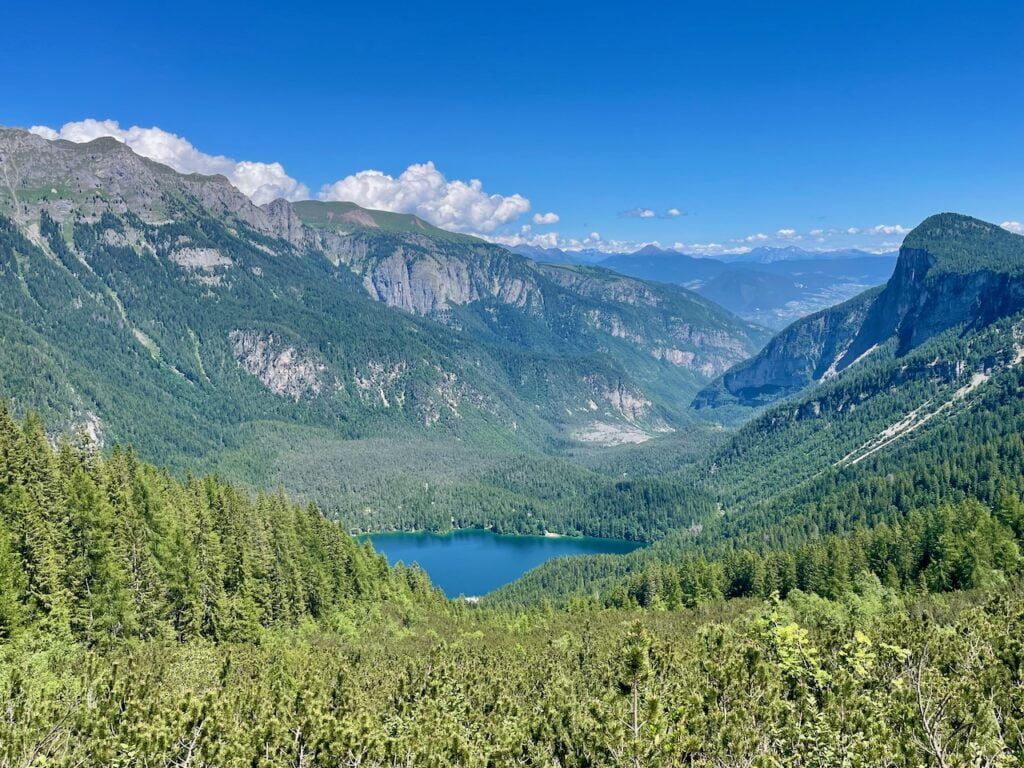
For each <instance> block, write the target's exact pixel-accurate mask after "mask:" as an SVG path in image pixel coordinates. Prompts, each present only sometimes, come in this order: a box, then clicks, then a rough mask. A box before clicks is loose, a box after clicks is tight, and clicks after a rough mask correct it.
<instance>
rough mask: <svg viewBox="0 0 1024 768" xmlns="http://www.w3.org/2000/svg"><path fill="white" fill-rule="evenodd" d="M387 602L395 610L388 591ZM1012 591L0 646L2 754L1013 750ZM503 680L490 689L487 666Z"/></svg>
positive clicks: (798, 755)
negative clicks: (101, 646)
mask: <svg viewBox="0 0 1024 768" xmlns="http://www.w3.org/2000/svg"><path fill="white" fill-rule="evenodd" d="M392 607H393V608H395V607H396V606H392ZM1022 636H1024V599H1022V595H1021V593H1020V591H1019V590H1018V589H1016V588H1013V589H1006V590H1000V591H997V592H993V593H991V594H990V595H984V594H980V593H970V594H962V593H961V594H957V595H954V596H950V597H919V598H917V599H914V600H910V601H906V602H905V601H904V600H903V599H901V598H900V597H898V596H897V595H896V594H895V593H893V592H892V591H890V590H886V589H885V588H883V587H881V586H880V585H878V584H877V582H872V581H870V580H866V581H865V582H864V583H863V584H862V585H861V589H860V591H859V592H854V593H851V594H850V595H848V596H846V597H845V598H844V599H842V600H839V601H827V600H822V599H816V598H812V597H809V596H806V595H793V596H791V598H790V599H789V600H788V601H787V602H785V603H781V604H778V603H773V602H768V603H767V604H764V605H758V604H747V603H742V602H740V603H731V604H728V605H727V606H726V608H725V609H715V610H713V611H709V610H703V611H680V612H650V611H647V612H642V613H640V614H637V613H630V612H620V611H604V612H598V613H590V614H586V615H584V616H574V615H568V614H553V615H550V616H540V615H533V616H520V617H518V618H513V617H511V616H505V615H500V614H486V613H484V614H477V613H476V612H474V613H472V614H471V615H462V616H459V615H447V616H441V615H438V614H437V613H435V612H432V611H424V610H422V609H417V608H414V607H410V608H409V609H408V610H397V611H392V610H385V611H380V612H377V613H376V615H375V616H373V615H365V616H364V617H363V618H361V619H356V621H354V623H353V625H352V626H350V627H348V628H347V630H346V631H344V632H338V631H334V632H326V631H322V630H320V629H318V628H315V627H309V628H307V629H306V630H303V631H290V632H288V631H283V630H275V631H271V632H266V633H264V634H263V635H262V636H261V638H260V641H259V642H258V643H246V644H230V643H223V644H211V643H209V642H207V641H203V640H193V641H190V642H188V643H183V644H178V643H174V642H171V641H167V640H155V641H148V642H139V641H129V642H123V643H119V644H118V645H117V647H116V648H113V649H108V650H106V651H100V650H97V649H90V648H87V647H85V646H84V645H81V644H70V643H66V642H56V641H53V640H46V641H42V640H38V639H35V638H28V637H22V638H21V639H19V640H16V641H15V642H13V643H8V644H6V645H0V698H2V700H3V701H4V707H3V713H2V716H0V764H2V765H5V766H13V765H29V764H33V765H34V764H39V765H42V764H45V765H108V766H109V765H125V766H127V765H150V766H186V765H187V766H395V765H403V766H406V765H408V766H412V765H415V766H438V767H440V766H512V765H532V766H554V765H559V766H670V765H671V766H677V765H699V766H723V765H749V766H778V765H786V766H823V765H829V766H834V765H844V766H865V768H867V767H868V766H871V767H872V768H873V767H874V766H882V765H886V766H962V765H976V766H1014V765H1021V764H1022V763H1021V759H1020V755H1021V754H1022V751H1024V736H1022V733H1024V731H1022V727H1024V695H1022V690H1024V689H1022V686H1021V682H1022V675H1024V650H1022V648H1021V641H1020V638H1021V637H1022ZM498 681H500V684H496V683H497V682H498Z"/></svg>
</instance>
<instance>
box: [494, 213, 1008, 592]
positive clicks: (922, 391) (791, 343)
mask: <svg viewBox="0 0 1024 768" xmlns="http://www.w3.org/2000/svg"><path fill="white" fill-rule="evenodd" d="M997 229H998V228H994V227H992V226H991V225H985V224H983V223H981V222H977V221H976V220H973V219H968V218H966V217H953V216H940V217H933V218H932V219H929V220H928V221H927V222H925V224H924V225H922V227H921V228H920V230H919V231H918V232H917V233H916V234H915V235H914V236H913V237H911V238H908V245H907V246H905V251H904V254H903V256H904V257H906V261H905V263H904V264H903V268H904V271H903V275H904V276H903V277H902V278H901V279H900V280H899V281H895V279H894V281H895V282H894V283H890V285H889V286H888V287H887V288H886V289H885V290H884V291H880V292H873V293H870V294H868V295H867V296H865V297H863V299H861V300H858V301H857V302H853V303H851V305H846V306H844V307H841V308H839V309H837V311H836V312H835V313H834V314H833V316H832V317H831V318H830V317H823V318H818V319H817V320H813V321H812V320H808V321H806V322H805V323H803V325H804V326H814V327H822V326H825V325H826V324H827V323H828V322H832V319H833V318H840V319H842V320H850V319H851V318H858V322H852V323H851V324H852V326H853V327H852V328H847V329H846V330H845V331H844V333H845V338H846V341H845V342H843V343H840V344H838V346H837V347H835V348H833V349H832V350H830V351H826V352H820V351H819V353H818V354H817V359H829V360H835V359H840V360H841V359H843V356H845V355H847V354H853V355H855V356H856V357H861V355H857V354H856V351H855V350H856V349H859V346H858V347H854V345H861V346H862V345H864V344H868V345H869V348H870V347H873V346H874V342H875V340H876V339H881V341H882V343H881V344H880V345H879V346H878V347H877V348H875V349H874V350H873V351H872V352H871V354H869V355H866V356H863V359H861V360H860V361H859V362H857V363H856V364H850V365H847V366H845V367H842V369H841V370H838V371H837V372H836V373H835V375H832V376H829V377H827V378H824V377H823V378H824V380H823V381H822V382H821V383H818V384H816V385H812V386H811V387H810V388H809V389H807V390H806V391H805V392H803V393H802V394H799V395H796V396H793V397H791V398H790V399H789V400H787V401H785V402H783V403H781V404H778V405H775V406H773V407H770V408H769V409H767V410H766V411H765V412H764V413H762V414H761V415H760V416H758V417H757V418H755V419H753V420H752V421H749V422H748V423H747V424H745V425H744V426H743V428H742V429H740V431H739V432H738V433H737V434H736V435H734V436H733V437H731V438H729V439H728V440H727V441H726V442H725V443H724V445H722V446H721V447H718V448H714V449H712V450H711V452H710V453H709V455H708V456H707V457H706V458H705V459H703V460H698V461H697V462H695V463H693V464H691V465H690V466H689V467H687V468H685V469H683V470H682V471H680V472H678V473H677V474H676V475H675V477H674V478H673V477H672V476H671V475H670V476H669V477H667V478H665V479H666V480H671V479H675V480H676V481H677V482H689V483H692V484H693V485H694V486H695V488H697V489H699V492H700V493H702V494H705V495H706V496H707V497H708V500H709V501H710V502H711V503H713V504H714V505H715V507H716V512H715V513H714V514H711V515H707V516H706V517H704V518H703V519H699V520H695V521H694V524H693V525H692V526H691V527H690V528H689V529H686V530H677V531H676V532H674V533H672V534H670V535H669V536H668V538H667V539H666V540H665V541H664V542H662V543H660V544H659V545H657V546H655V547H652V548H650V549H649V550H646V551H644V552H642V553H635V554H633V555H630V556H628V557H627V558H606V559H592V560H583V559H580V560H576V561H574V562H571V563H570V562H562V563H555V564H551V565H548V566H545V567H544V568H541V569H539V570H538V571H537V572H535V573H533V574H530V575H528V576H527V577H526V578H525V579H524V580H523V581H522V582H521V583H519V584H516V585H512V586H511V587H509V588H508V589H507V590H505V592H504V593H499V594H498V595H497V596H496V598H495V599H496V600H499V601H502V600H510V601H516V600H524V599H525V600H530V599H537V598H538V596H539V595H541V594H543V595H546V596H548V597H550V596H551V595H552V594H553V593H558V594H561V595H563V596H564V595H567V594H572V593H573V592H580V591H583V592H584V593H587V594H593V593H594V592H595V591H596V592H597V593H598V594H606V595H607V594H610V592H611V591H612V590H614V589H616V588H618V587H622V586H623V584H625V583H626V582H627V581H629V580H630V579H635V578H639V577H638V576H637V574H639V573H645V572H647V571H648V569H651V568H653V569H654V570H655V571H656V570H657V568H659V567H661V565H663V564H672V563H674V564H676V566H678V565H679V564H680V563H684V562H685V563H687V564H688V565H687V566H686V568H690V569H694V570H690V571H689V573H690V576H689V577H688V578H690V582H689V584H690V586H689V587H683V588H682V591H681V594H683V595H686V594H689V595H690V598H688V599H693V595H694V594H696V595H700V594H704V592H703V590H710V591H709V592H707V594H717V592H716V590H719V591H721V590H724V592H722V593H723V594H766V592H765V591H764V590H768V591H769V592H770V590H771V587H770V586H765V585H771V584H776V585H778V584H779V582H778V579H777V578H776V577H772V578H768V577H766V576H765V572H764V570H763V568H767V567H769V566H766V565H764V563H763V561H762V560H761V558H762V557H765V556H767V555H766V553H770V552H772V551H775V552H779V551H784V552H786V553H788V554H786V558H792V559H785V558H784V559H783V562H784V563H788V564H789V565H794V567H796V566H797V565H799V568H797V571H793V573H799V574H801V575H800V576H799V578H796V577H794V579H796V580H791V581H789V582H785V583H787V584H789V586H790V587H792V586H793V585H797V586H799V587H800V588H801V589H808V588H810V587H809V585H811V584H813V583H814V581H813V578H812V576H811V575H810V574H811V573H812V572H813V569H811V571H808V570H806V569H807V568H808V567H809V566H807V565H806V563H807V562H811V561H810V560H801V559H800V558H801V557H808V558H814V557H819V558H820V557H823V555H822V552H824V551H825V550H824V549H823V548H822V547H823V546H824V542H825V541H828V540H830V539H829V537H835V541H834V542H833V543H832V544H830V545H829V546H833V547H835V548H837V551H838V550H842V549H843V548H847V547H852V549H853V551H854V552H856V553H857V555H856V557H853V556H852V555H851V556H849V557H846V556H844V557H845V559H844V560H842V562H847V563H849V562H854V563H861V564H863V563H864V562H865V557H868V555H867V554H865V553H870V552H871V551H872V548H873V547H877V548H878V549H876V550H874V551H875V552H876V554H875V555H872V556H871V557H874V558H875V559H874V560H871V562H872V567H873V569H875V571H876V574H877V575H878V576H879V577H880V578H882V577H886V575H887V573H888V571H887V568H888V564H890V563H891V562H893V561H892V557H893V556H892V555H891V553H892V552H894V551H897V550H898V551H901V552H903V554H901V555H900V558H902V560H901V562H904V563H905V565H904V566H901V568H902V570H900V569H898V574H896V575H893V574H889V576H891V577H892V578H896V579H897V581H899V583H900V584H902V585H903V586H906V585H907V584H908V583H910V582H913V580H914V579H917V578H925V579H926V580H927V579H934V581H931V582H929V583H930V584H931V585H932V586H933V587H936V586H940V585H941V584H943V583H944V581H943V580H944V579H950V578H952V579H953V580H954V581H955V580H956V578H961V579H962V581H964V582H967V583H971V578H973V577H968V576H963V575H961V577H952V576H950V575H949V574H948V573H946V572H944V571H943V572H941V573H939V572H936V571H935V570H933V571H930V572H929V570H928V568H929V565H930V563H932V562H933V561H934V560H935V559H937V558H938V557H939V554H938V552H939V550H938V549H936V547H937V546H938V542H939V541H940V540H943V539H944V538H945V540H946V541H947V542H948V543H947V544H945V545H943V546H944V547H947V550H946V551H947V553H948V552H949V551H952V550H953V549H955V548H956V546H959V545H954V544H953V542H954V541H958V542H960V544H963V543H965V542H969V541H975V542H977V541H986V540H985V536H987V535H988V534H983V533H977V538H975V539H972V538H971V537H972V536H973V535H974V528H973V526H975V525H977V526H979V527H980V528H981V529H985V528H986V526H987V525H988V523H986V522H984V520H987V519H990V518H992V517H993V516H994V517H999V516H1000V515H1002V517H1001V518H1000V519H1001V520H1002V521H1003V522H1002V523H1001V525H1004V526H1007V528H1008V529H1009V530H1017V531H1018V533H1019V530H1018V529H1019V523H1018V522H1012V523H1011V522H1010V521H1015V520H1016V519H1017V517H1018V516H1019V509H1018V508H1019V499H1020V496H1021V493H1022V491H1024V485H1022V480H1021V478H1022V477H1024V444H1022V442H1021V433H1022V425H1024V365H1022V363H1024V308H1022V305H1021V304H1020V294H1019V287H1018V286H1017V275H1018V274H1019V269H1020V265H1021V264H1022V263H1024V252H1022V251H1021V250H1020V243H1021V242H1024V238H1020V237H1018V236H1015V235H1010V234H1009V233H1005V232H1002V230H999V231H996V230H997ZM945 238H950V242H949V243H947V242H946V241H945ZM922 252H925V253H926V254H927V256H922V255H921V253H922ZM901 258H902V257H901ZM922 263H924V264H927V270H926V275H927V276H926V277H922V278H921V281H920V284H919V283H918V280H917V279H911V278H910V277H909V273H912V272H913V271H914V269H915V267H914V266H913V265H914V264H917V265H920V264H922ZM897 274H898V275H899V274H900V270H898V272H897ZM919 277H920V275H919ZM950 281H951V283H952V284H950ZM901 290H903V291H906V292H907V294H906V295H904V294H901V293H900V291H901ZM953 292H956V293H957V297H956V299H954V297H953V296H952V293H953ZM943 296H944V297H945V299H942V298H940V297H943ZM883 304H884V306H889V307H891V306H895V307H898V308H901V309H899V311H898V312H895V315H896V316H897V317H899V318H900V320H899V321H898V322H893V323H890V324H889V325H888V326H883V324H882V323H881V320H880V319H879V318H882V317H886V314H885V313H884V312H882V311H881V309H879V307H880V306H882V305H883ZM840 325H841V324H838V323H837V324H836V325H835V326H834V327H840ZM879 327H882V328H883V330H878V328H879ZM886 327H888V328H892V329H894V330H893V332H892V333H891V334H890V332H889V331H887V330H885V329H884V328H886ZM792 330H793V329H790V331H788V332H784V333H783V334H782V336H781V337H780V338H781V342H780V343H778V344H777V341H778V340H776V341H773V342H770V343H769V345H768V347H767V350H771V351H773V354H774V351H775V350H777V349H780V348H781V349H786V348H788V349H789V350H790V351H791V352H792V351H794V350H797V349H800V350H801V351H802V352H803V353H804V354H803V356H802V357H797V356H794V358H791V359H789V360H786V362H787V363H793V362H794V361H795V362H801V364H805V363H807V361H809V360H813V359H815V355H814V354H811V353H809V352H807V348H806V347H798V346H797V345H796V343H795V336H794V334H793V333H792ZM837 335H839V334H838V333H837ZM787 344H788V347H787ZM851 350H854V351H853V352H852V353H851ZM764 359H765V360H767V359H771V358H770V357H769V356H767V355H766V357H765V358H764ZM972 505H974V506H972ZM951 510H952V511H951ZM914 515H919V517H918V518H916V519H914V518H913V516H914ZM912 519H914V520H916V521H913V522H912ZM958 519H960V520H962V521H968V522H966V523H964V524H966V525H967V526H968V529H969V531H967V530H959V529H957V528H956V526H957V525H958V523H957V522H956V521H957V520H958ZM943 521H945V522H943ZM971 521H973V522H971ZM933 525H934V526H938V528H933V527H930V526H933ZM878 526H889V527H890V528H892V529H893V530H895V531H896V532H895V533H885V532H883V533H879V534H877V535H878V536H879V537H881V539H883V540H884V541H885V544H884V545H883V544H879V543H877V540H876V539H871V536H874V535H875V534H871V535H868V534H867V533H866V532H867V531H874V530H876V529H877V528H878ZM907 526H909V528H908V527H907ZM944 526H945V527H944ZM1000 535H1002V534H1000ZM858 536H865V537H867V538H865V539H863V541H862V542H861V543H860V544H854V543H851V541H854V539H856V537H858ZM851 537H854V538H853V539H851ZM997 538H998V537H997ZM871 541H874V542H875V543H873V544H870V543H865V542H871ZM1004 543H1005V542H1004ZM979 546H980V547H981V548H980V549H979V550H974V551H972V552H971V553H970V554H969V555H964V562H968V561H970V562H973V563H975V564H976V565H977V567H978V568H980V569H981V570H982V571H984V570H985V569H986V568H988V569H992V570H993V571H1003V570H1005V568H1004V566H1005V564H1006V563H1005V562H1004V561H1002V560H1000V559H999V558H1000V557H1002V555H1000V554H999V553H1000V552H1006V551H1007V549H1006V547H1005V546H1004V545H1003V544H1000V543H997V542H992V541H987V543H985V544H983V545H979ZM886 548H888V549H886ZM737 549H739V550H743V551H747V552H748V554H747V555H744V556H743V558H747V559H746V560H744V559H743V558H740V559H739V560H735V559H733V560H730V558H732V557H733V556H732V555H731V554H730V553H732V552H734V551H735V550H737ZM1011 549H1012V548H1011ZM886 551H888V552H889V553H890V554H885V552H886ZM1015 551H1016V550H1015V549H1013V552H1015ZM801 552H802V553H804V554H803V555H800V553H801ZM908 552H910V553H913V554H907V553H908ZM837 557H838V555H837ZM851 557H852V558H853V559H852V560H851ZM993 558H994V560H993ZM868 559H869V560H870V557H869V558H868ZM700 562H703V563H704V565H700V566H698V565H697V563H700ZM729 562H732V563H733V564H734V565H736V563H739V565H736V567H737V568H740V569H741V570H743V569H746V570H745V571H744V572H745V573H747V576H745V577H743V578H746V579H747V582H746V583H747V586H746V587H743V588H740V587H728V586H722V585H723V584H725V585H728V584H730V583H732V578H733V575H735V574H734V573H733V572H732V571H730V570H729V568H730V566H728V565H725V566H724V567H725V569H726V570H725V575H724V576H723V575H722V573H721V571H720V570H719V569H720V568H722V567H723V565H722V564H723V563H729ZM1006 562H1011V563H1017V562H1018V561H1017V560H1016V555H1012V556H1011V557H1010V560H1009V561H1006ZM743 563H746V565H743ZM801 563H804V564H803V565H801ZM789 565H786V566H785V567H786V568H788V567H789ZM673 567H675V566H673ZM771 567H781V566H778V563H776V564H775V566H771ZM815 567H817V566H815ZM964 567H966V566H964ZM1014 567H1016V566H1014ZM759 568H761V569H762V570H761V571H758V569H759ZM800 569H804V570H800ZM856 570H857V569H856V567H854V570H853V571H852V572H851V573H853V572H855V571H856ZM971 570H972V568H967V571H965V572H963V573H966V572H970V571H971ZM755 572H758V573H760V575H759V576H758V578H757V579H754V578H753V577H752V576H751V574H753V573H755ZM695 573H700V574H702V576H701V578H697V576H695V575H694V574H695ZM716 573H717V574H719V575H718V576H715V575H714V574H716ZM709 574H710V575H709ZM922 574H924V576H922ZM897 576H898V578H897ZM705 577H707V578H710V579H711V580H712V582H714V583H717V584H718V585H719V586H718V587H711V586H709V583H708V582H704V581H701V579H703V578H705ZM719 578H720V580H719V581H715V580H716V579H719ZM737 578H740V577H739V576H737ZM849 578H851V575H850V574H847V575H846V576H843V577H840V578H839V580H840V581H844V580H845V581H844V583H848V579H849ZM979 578H981V580H982V582H983V581H984V578H983V577H979ZM809 579H810V580H809ZM668 581H669V582H671V583H675V584H676V586H675V587H674V589H676V590H679V589H680V586H679V584H678V583H677V580H676V577H675V576H673V577H670V578H669V580H668ZM684 581H685V579H684ZM737 583H738V582H737ZM755 583H756V584H758V585H760V586H756V587H755V586H754V585H755ZM782 591H783V593H785V589H783V590H782Z"/></svg>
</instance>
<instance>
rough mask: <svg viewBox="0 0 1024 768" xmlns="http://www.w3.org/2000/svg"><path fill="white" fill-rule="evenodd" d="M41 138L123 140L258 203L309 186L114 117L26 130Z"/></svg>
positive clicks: (268, 166)
mask: <svg viewBox="0 0 1024 768" xmlns="http://www.w3.org/2000/svg"><path fill="white" fill-rule="evenodd" d="M29 130H30V131H31V132H32V133H35V134H37V135H39V136H42V137H43V138H44V139H50V140H51V141H52V140H53V139H65V140H67V141H74V142H79V143H81V142H87V141H92V140H94V139H98V138H102V137H104V136H110V137H113V138H115V139H117V140H118V141H121V142H124V143H125V144H127V145H128V146H129V147H131V148H132V150H134V151H135V152H137V153H138V154H140V155H142V156H143V157H148V158H149V159H150V160H156V161H157V162H158V163H163V164H164V165H169V166H170V167H171V168H173V169H174V170H176V171H178V172H179V173H202V174H207V175H210V174H218V173H219V174H221V175H223V176H226V177H227V179H228V181H230V182H231V183H232V184H234V185H235V186H236V187H237V188H238V189H239V190H241V191H242V192H243V193H245V194H246V195H248V196H249V197H250V198H252V201H253V202H254V203H256V204H258V205H262V204H263V203H269V202H270V201H271V200H276V199H277V198H279V197H283V198H285V199H286V200H305V199H307V198H308V197H309V188H308V187H307V186H306V185H305V184H302V183H300V182H298V181H296V180H295V179H293V178H292V177H290V176H289V175H288V174H287V173H286V172H285V170H284V167H283V166H282V165H281V164H280V163H258V162H252V161H248V160H243V161H237V160H233V159H231V158H230V157H225V156H224V155H208V154H206V153H205V152H200V151H199V150H198V149H196V148H195V147H194V146H193V145H192V144H191V143H190V142H189V141H188V140H186V139H183V138H182V137H181V136H178V135H176V134H173V133H170V132H168V131H165V130H163V129H161V128H156V127H154V128H141V127H139V126H137V125H133V126H132V127H131V128H122V127H121V126H120V125H119V124H118V123H117V121H116V120H92V119H89V120H80V121H78V122H72V123H65V124H64V125H63V126H61V128H60V130H54V129H53V128H50V127H48V126H45V125H34V126H32V127H31V128H30V129H29Z"/></svg>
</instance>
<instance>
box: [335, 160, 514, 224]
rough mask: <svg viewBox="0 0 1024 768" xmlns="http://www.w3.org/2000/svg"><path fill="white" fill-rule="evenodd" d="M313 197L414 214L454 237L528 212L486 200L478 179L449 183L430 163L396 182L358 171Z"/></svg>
mask: <svg viewBox="0 0 1024 768" xmlns="http://www.w3.org/2000/svg"><path fill="white" fill-rule="evenodd" d="M318 197H319V198H320V199H321V200H346V201H348V202H352V203H356V204H358V205H361V206H363V207H364V208H374V209H377V210H382V211H395V212H397V213H415V214H416V215H417V216H420V217H421V218H423V219H426V220H427V221H429V222H430V223H431V224H435V225H437V226H439V227H443V228H445V229H452V230H456V231H458V232H477V233H488V232H493V231H494V230H495V229H497V228H498V227H500V226H503V225H505V224H508V223H510V222H513V221H515V220H516V219H518V218H519V217H520V216H522V215H523V214H524V213H526V212H527V211H529V210H530V201H529V200H527V199H526V198H525V197H523V196H522V195H508V196H505V195H489V194H487V193H485V192H484V190H483V184H482V183H481V182H480V180H479V179H471V180H470V181H468V182H466V181H459V180H453V181H449V180H448V179H446V178H445V177H444V175H443V174H442V173H441V172H440V171H438V170H437V168H435V167H434V164H433V163H431V162H427V163H420V164H417V165H410V166H409V167H408V168H406V169H405V170H404V171H403V172H402V174H401V175H400V176H399V177H398V178H395V177H393V176H388V175H387V174H386V173H382V172H381V171H373V170H369V171H360V172H359V173H354V174H352V175H351V176H346V177H345V178H344V179H340V180H338V181H336V182H334V183H333V184H325V185H324V186H323V187H322V188H321V189H320V193H319V195H318Z"/></svg>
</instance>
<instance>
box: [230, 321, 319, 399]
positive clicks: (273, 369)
mask: <svg viewBox="0 0 1024 768" xmlns="http://www.w3.org/2000/svg"><path fill="white" fill-rule="evenodd" d="M229 339H230V340H231V349H232V351H233V352H234V354H235V360H236V361H237V362H238V365H239V366H241V368H242V369H243V370H245V371H247V372H248V373H251V374H252V375H253V376H255V377H256V378H257V379H259V380H260V382H262V383H263V385H264V386H265V387H266V388H267V389H269V390H270V391H271V392H273V393H274V394H275V395H280V396H282V397H288V398H291V399H292V400H295V401H296V402H297V401H298V400H300V399H302V398H311V397H316V396H317V395H319V394H321V392H323V391H324V387H325V378H326V373H327V366H326V365H325V364H324V363H322V362H321V361H319V360H317V359H316V357H314V356H313V355H312V354H310V353H308V352H303V351H301V350H299V349H297V348H296V347H295V346H293V345H290V344H285V343H283V342H281V341H280V340H279V339H277V338H275V337H274V335H273V334H262V333H258V332H257V331H252V330H234V331H231V333H230V334H229Z"/></svg>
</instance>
